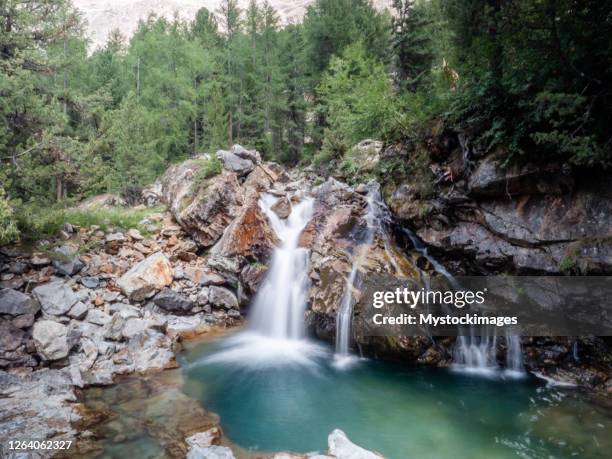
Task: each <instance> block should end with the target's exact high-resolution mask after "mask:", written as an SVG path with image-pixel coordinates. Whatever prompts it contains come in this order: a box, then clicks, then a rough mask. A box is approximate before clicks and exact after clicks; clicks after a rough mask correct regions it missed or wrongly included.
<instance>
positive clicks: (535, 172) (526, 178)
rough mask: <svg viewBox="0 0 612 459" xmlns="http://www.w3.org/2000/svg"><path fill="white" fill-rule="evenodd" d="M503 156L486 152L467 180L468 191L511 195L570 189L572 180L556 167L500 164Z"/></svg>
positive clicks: (489, 195)
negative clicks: (487, 154) (486, 154)
mask: <svg viewBox="0 0 612 459" xmlns="http://www.w3.org/2000/svg"><path fill="white" fill-rule="evenodd" d="M504 162H505V156H497V155H490V156H487V157H486V158H485V159H483V160H482V161H481V162H480V163H479V164H478V167H477V168H476V170H475V171H474V172H473V173H472V174H471V176H470V180H469V184H468V187H469V192H470V195H472V196H479V197H511V196H518V195H527V194H530V195H535V194H550V195H561V194H564V193H567V192H569V191H571V190H572V189H573V187H574V180H573V177H572V176H571V175H566V174H563V172H562V171H561V167H560V166H556V165H555V166H553V165H549V166H544V167H540V166H536V165H534V164H527V165H524V166H518V165H512V166H507V167H504Z"/></svg>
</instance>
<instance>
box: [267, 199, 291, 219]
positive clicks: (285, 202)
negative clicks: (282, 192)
mask: <svg viewBox="0 0 612 459" xmlns="http://www.w3.org/2000/svg"><path fill="white" fill-rule="evenodd" d="M271 210H272V212H274V213H275V214H276V215H278V217H279V218H283V219H284V218H287V217H289V215H291V202H289V199H287V198H286V197H282V198H279V200H278V201H276V202H275V203H274V205H273V206H272V207H271Z"/></svg>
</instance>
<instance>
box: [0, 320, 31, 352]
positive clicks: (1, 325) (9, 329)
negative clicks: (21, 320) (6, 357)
mask: <svg viewBox="0 0 612 459" xmlns="http://www.w3.org/2000/svg"><path fill="white" fill-rule="evenodd" d="M24 338H25V333H24V332H23V331H22V330H20V329H19V328H18V327H15V325H13V324H12V323H11V322H7V321H4V320H0V353H4V352H7V351H14V350H16V349H17V348H19V346H21V344H22V343H23V340H24ZM0 355H1V354H0Z"/></svg>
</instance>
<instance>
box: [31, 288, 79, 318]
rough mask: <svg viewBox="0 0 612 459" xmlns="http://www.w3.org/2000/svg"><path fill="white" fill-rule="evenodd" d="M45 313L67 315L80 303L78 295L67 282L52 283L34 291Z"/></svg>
mask: <svg viewBox="0 0 612 459" xmlns="http://www.w3.org/2000/svg"><path fill="white" fill-rule="evenodd" d="M32 293H33V295H34V297H35V298H36V299H37V300H38V302H39V303H40V305H41V307H42V309H43V311H44V312H45V313H47V314H51V315H55V316H58V315H62V314H66V313H67V312H68V311H69V310H70V308H72V306H73V305H74V304H75V303H76V302H77V301H78V299H77V297H76V295H75V294H74V292H73V291H72V289H71V288H70V287H68V285H67V284H66V283H65V282H62V281H56V282H50V283H48V284H45V285H41V286H40V287H36V288H35V289H34V290H33V291H32Z"/></svg>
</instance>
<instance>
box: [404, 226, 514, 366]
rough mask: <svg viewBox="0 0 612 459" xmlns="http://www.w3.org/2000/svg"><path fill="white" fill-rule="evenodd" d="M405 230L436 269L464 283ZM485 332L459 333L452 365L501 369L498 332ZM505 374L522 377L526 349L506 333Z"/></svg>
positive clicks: (452, 282)
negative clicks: (498, 360) (475, 334)
mask: <svg viewBox="0 0 612 459" xmlns="http://www.w3.org/2000/svg"><path fill="white" fill-rule="evenodd" d="M404 233H405V234H406V236H407V237H408V239H409V240H410V242H411V243H412V246H413V247H414V249H415V250H416V251H417V252H418V253H419V254H420V255H421V256H423V258H425V259H426V260H427V261H428V262H429V263H430V264H431V266H432V267H433V269H434V271H436V272H437V273H438V274H440V275H442V276H444V277H445V278H446V279H447V280H448V282H449V284H450V285H451V286H452V287H453V288H454V289H460V288H461V286H460V285H459V283H458V282H457V280H456V279H455V278H454V277H453V275H452V274H451V273H449V272H448V270H447V269H446V268H445V267H444V266H442V264H441V263H440V262H439V261H438V260H436V259H435V258H434V257H433V256H431V255H430V253H429V250H428V248H427V246H426V245H425V244H423V242H422V241H421V240H420V239H419V238H418V237H417V236H416V234H414V233H413V232H412V231H410V230H409V229H407V228H404ZM488 332H489V334H487V335H485V336H474V335H473V334H472V333H470V334H469V335H467V336H465V335H463V336H458V337H457V341H456V343H455V348H454V349H453V367H454V368H455V369H457V370H461V371H466V372H468V373H477V374H482V375H492V374H494V373H495V372H496V371H497V370H498V369H499V366H498V364H497V355H496V354H497V336H496V331H495V329H491V330H488ZM505 374H506V375H508V376H510V377H521V376H523V375H524V374H525V368H524V366H523V351H522V349H521V340H520V337H518V336H516V335H511V334H507V335H506V372H505Z"/></svg>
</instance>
